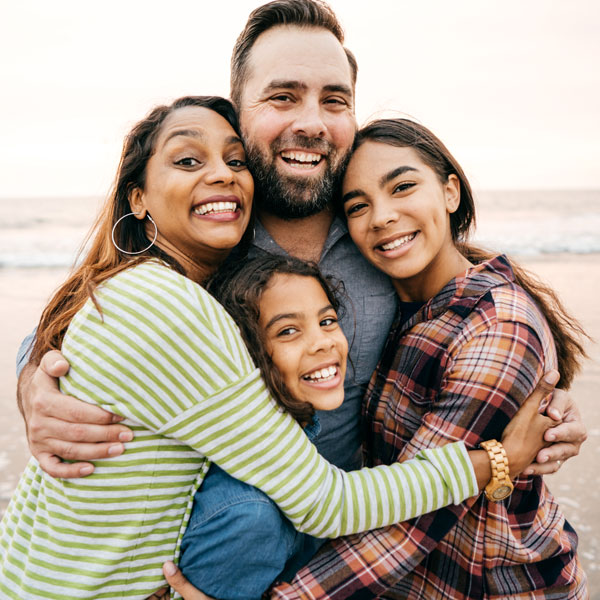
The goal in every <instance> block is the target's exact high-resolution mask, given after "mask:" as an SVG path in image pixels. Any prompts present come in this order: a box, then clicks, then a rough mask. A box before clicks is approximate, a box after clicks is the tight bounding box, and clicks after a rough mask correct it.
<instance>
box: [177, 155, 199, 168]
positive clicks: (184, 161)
mask: <svg viewBox="0 0 600 600" xmlns="http://www.w3.org/2000/svg"><path fill="white" fill-rule="evenodd" d="M175 164H176V165H179V166H180V167H195V166H197V165H199V164H200V161H199V160H198V159H196V158H192V157H191V156H186V157H185V158H180V159H179V160H176V161H175Z"/></svg>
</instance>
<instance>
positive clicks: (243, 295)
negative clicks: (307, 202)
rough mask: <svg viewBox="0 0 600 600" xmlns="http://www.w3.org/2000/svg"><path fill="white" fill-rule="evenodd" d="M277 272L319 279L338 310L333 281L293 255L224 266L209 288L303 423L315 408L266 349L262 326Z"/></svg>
mask: <svg viewBox="0 0 600 600" xmlns="http://www.w3.org/2000/svg"><path fill="white" fill-rule="evenodd" d="M277 274H287V275H299V276H300V277H312V278H314V279H316V280H317V281H318V282H319V284H320V285H321V287H322V288H323V291H324V292H325V295H326V296H327V299H328V300H329V303H330V304H331V306H332V307H333V308H334V310H335V311H336V312H338V310H339V309H340V302H339V300H338V299H337V298H336V293H335V291H334V289H333V287H332V285H331V284H330V282H329V280H328V279H326V278H325V277H324V276H323V275H322V274H321V271H319V268H318V267H317V266H316V265H315V264H313V263H306V262H304V261H302V260H300V259H298V258H293V257H290V256H275V255H266V256H261V257H258V258H253V259H249V260H244V261H241V262H237V263H236V264H229V265H226V266H224V267H222V268H221V269H220V270H219V271H218V272H217V273H216V274H215V275H214V276H213V277H212V279H211V280H210V281H209V282H208V283H207V286H206V289H207V290H208V291H209V292H210V293H211V294H212V295H213V296H214V297H215V298H216V299H217V300H218V301H219V302H220V303H221V304H222V305H223V306H224V307H225V309H226V310H227V312H228V313H229V314H230V315H231V316H232V317H233V320H234V321H235V322H236V324H237V325H238V327H239V328H240V331H241V334H242V337H243V339H244V342H245V343H246V346H247V348H248V350H249V351H250V355H251V356H252V358H253V360H254V362H255V364H256V366H257V367H258V368H259V369H260V371H261V373H262V376H263V379H264V381H265V383H266V384H267V387H268V388H269V391H270V392H271V394H272V395H273V397H274V398H275V399H276V400H278V401H279V402H280V404H281V405H282V406H283V407H284V408H285V409H286V410H287V411H288V412H289V413H290V414H291V415H292V416H293V417H294V418H295V419H297V420H298V421H299V422H300V423H307V422H309V421H310V420H311V419H312V417H313V415H314V413H315V409H314V408H313V406H312V404H310V403H309V402H304V401H301V400H297V399H296V398H294V397H293V396H292V395H291V394H290V392H289V390H288V389H287V387H286V385H285V383H284V381H283V378H282V376H281V374H280V373H279V370H278V369H277V367H276V366H275V365H274V364H273V361H272V360H271V357H270V356H269V354H268V353H267V350H266V339H265V332H264V331H263V330H262V329H261V327H260V326H259V319H260V299H261V297H262V295H263V293H264V291H265V290H266V289H267V288H268V287H269V284H270V282H271V280H272V279H273V277H274V276H275V275H277Z"/></svg>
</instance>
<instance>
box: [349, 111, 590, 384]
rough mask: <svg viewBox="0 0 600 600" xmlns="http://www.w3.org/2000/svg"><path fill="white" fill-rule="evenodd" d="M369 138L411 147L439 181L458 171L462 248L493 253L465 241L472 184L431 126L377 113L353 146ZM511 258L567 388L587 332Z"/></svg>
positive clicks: (456, 232) (456, 226) (471, 215)
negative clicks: (540, 315) (547, 334)
mask: <svg viewBox="0 0 600 600" xmlns="http://www.w3.org/2000/svg"><path fill="white" fill-rule="evenodd" d="M365 142H377V143H381V144H387V145H389V146H397V147H401V148H412V149H413V150H414V151H415V152H416V153H417V154H418V155H419V158H420V159H421V160H422V161H423V162H424V163H425V164H426V165H427V166H429V167H430V168H431V169H433V171H434V172H435V173H436V175H437V177H438V179H439V180H440V182H441V183H446V182H447V181H448V177H449V176H450V175H455V176H456V177H457V178H458V181H459V184H460V204H459V207H458V209H457V210H456V211H455V212H454V213H452V214H451V215H450V231H451V233H452V239H453V240H454V243H455V245H456V247H457V248H458V249H459V251H460V252H461V253H462V254H463V255H464V256H465V257H466V258H467V259H468V260H469V261H471V262H472V263H479V262H482V261H484V260H488V259H489V258H492V257H493V256H494V254H493V253H491V252H489V251H487V250H483V249H481V248H477V247H475V246H472V245H470V244H468V243H467V242H468V239H469V235H470V233H471V231H472V229H473V228H474V226H475V202H474V199H473V192H472V190H471V185H470V184H469V181H468V179H467V176H466V175H465V173H464V171H463V170H462V168H461V166H460V165H459V164H458V161H457V160H456V159H455V158H454V156H452V154H451V153H450V151H449V150H448V148H446V146H445V145H444V144H443V143H442V141H441V140H439V139H438V138H437V137H436V136H435V135H434V134H433V133H432V132H431V131H429V129H427V128H426V127H424V126H423V125H420V124H419V123H415V122H414V121H410V120H409V119H379V120H377V121H373V122H372V123H369V124H368V125H366V126H365V127H363V128H362V129H360V130H359V131H358V133H357V134H356V138H355V140H354V148H353V150H356V149H357V148H358V147H360V146H361V145H362V144H364V143H365ZM510 262H511V266H512V269H513V272H514V275H515V281H516V283H517V284H518V285H519V286H521V287H522V288H523V289H524V290H525V291H526V292H527V293H528V294H529V295H530V296H531V298H532V299H533V300H534V301H535V303H536V304H537V305H538V307H539V308H540V310H541V311H542V313H543V315H544V317H545V318H546V321H547V322H548V325H549V326H550V331H551V332H552V336H553V338H554V342H555V345H556V354H557V357H558V370H559V371H560V376H561V387H565V388H568V387H569V386H570V385H571V382H572V381H573V377H574V376H575V374H576V373H577V371H578V370H579V369H580V367H581V360H582V358H584V357H586V356H587V354H586V352H585V349H584V347H583V345H582V342H581V339H582V338H583V337H588V336H587V334H586V333H585V332H584V330H583V329H582V327H581V325H580V324H579V323H578V321H577V320H576V319H574V318H573V317H572V316H571V315H570V314H569V313H568V312H567V311H566V310H565V307H564V306H563V304H562V302H561V301H560V299H559V298H558V296H557V295H556V292H554V290H552V288H550V287H549V286H548V285H546V284H545V283H543V282H542V281H540V279H538V278H537V277H536V276H535V275H533V274H532V273H530V272H529V271H527V270H526V269H524V268H523V267H520V266H519V265H517V264H516V263H515V262H514V261H512V260H511V261H510Z"/></svg>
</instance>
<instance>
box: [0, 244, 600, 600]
mask: <svg viewBox="0 0 600 600" xmlns="http://www.w3.org/2000/svg"><path fill="white" fill-rule="evenodd" d="M521 262H522V263H523V264H525V265H526V266H527V267H528V268H530V269H531V270H532V271H534V272H535V273H537V274H538V275H540V277H542V278H543V279H544V280H545V281H547V282H549V283H550V284H552V285H553V286H554V288H555V289H556V290H557V291H558V292H559V294H560V296H561V298H562V299H563V300H564V302H565V304H566V305H567V307H568V308H569V309H570V310H571V312H572V313H573V314H574V315H575V316H576V317H577V318H579V319H580V321H581V322H582V324H583V325H584V327H585V328H586V330H587V331H588V333H589V334H590V335H591V336H592V337H593V338H594V339H595V340H597V341H600V311H599V310H598V296H599V295H600V254H591V255H567V254H565V255H545V256H542V257H537V258H528V259H527V260H522V261H521ZM65 274H66V270H65V269H63V268H56V269H48V268H44V269H41V268H29V269H0V290H2V292H1V296H0V302H1V311H0V323H1V331H2V333H3V344H2V351H1V352H0V381H1V382H2V386H1V388H0V390H1V391H0V422H2V423H4V425H3V427H2V428H1V430H0V473H1V475H0V512H1V511H2V510H3V509H4V508H5V506H6V504H7V502H8V499H9V498H10V495H11V492H12V490H13V488H14V486H15V485H16V483H17V480H18V477H19V474H20V472H21V470H22V469H23V467H24V465H25V463H26V461H27V459H28V456H29V453H28V450H27V445H26V442H25V437H24V428H23V422H22V420H21V417H20V415H19V413H18V410H17V407H16V401H15V389H16V377H15V369H14V364H15V355H16V351H17V348H18V347H19V344H20V342H21V340H22V338H23V337H24V335H26V334H27V333H28V332H29V331H30V330H31V328H32V327H33V326H34V325H35V323H36V322H37V320H38V318H39V315H40V312H41V309H42V308H43V306H44V304H45V302H46V300H47V298H48V296H49V295H50V293H51V292H52V290H53V289H54V288H55V287H56V286H57V285H58V284H59V283H60V282H61V281H62V279H63V278H64V276H65ZM588 352H589V354H590V360H588V361H587V362H586V364H585V366H584V369H583V371H582V373H581V374H580V375H579V376H578V377H577V379H576V382H575V384H574V385H573V388H572V393H573V395H574V397H575V398H576V399H577V402H578V404H579V406H580V408H581V411H582V413H583V415H584V419H585V422H586V425H587V428H588V433H589V439H588V441H587V443H586V444H585V445H584V447H583V449H582V452H581V455H580V456H579V457H578V458H577V459H574V460H572V461H570V462H569V463H568V464H567V465H566V466H565V467H563V468H562V469H561V471H560V472H559V473H558V474H556V475H553V476H550V477H548V478H547V483H548V485H549V487H550V489H551V490H552V492H553V493H554V495H555V496H556V497H557V498H558V501H559V503H560V504H561V506H562V507H563V509H564V512H565V513H566V515H567V518H568V519H569V520H570V522H571V523H572V525H573V526H574V527H575V529H576V530H577V532H578V533H579V536H580V546H579V555H580V558H581V560H582V562H583V564H584V566H585V569H586V571H587V574H588V577H589V580H590V591H591V598H592V599H594V598H596V599H600V513H599V512H598V505H599V504H600V484H599V483H598V481H597V477H596V475H595V473H593V472H591V470H590V465H592V464H594V463H595V461H596V460H600V444H599V441H600V404H599V403H598V402H597V396H598V393H599V392H598V390H599V389H600V345H599V344H598V343H597V342H596V343H590V344H588ZM595 399H596V400H595Z"/></svg>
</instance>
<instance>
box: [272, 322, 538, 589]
mask: <svg viewBox="0 0 600 600" xmlns="http://www.w3.org/2000/svg"><path fill="white" fill-rule="evenodd" d="M447 358H448V362H447V365H446V368H445V370H444V378H443V381H442V386H441V390H440V392H439V395H438V397H437V398H436V400H435V402H434V403H433V404H432V405H431V409H430V411H429V412H428V413H426V414H425V415H424V418H422V420H421V424H420V427H419V428H418V429H417V431H416V432H415V434H414V435H413V437H412V439H411V440H410V442H409V443H408V444H407V445H406V446H405V447H404V449H403V451H402V452H401V453H400V455H399V457H398V459H399V460H403V459H407V458H409V457H411V456H413V455H414V454H415V453H416V452H418V451H419V450H421V449H423V448H427V447H435V446H439V445H442V444H445V443H448V442H449V441H456V440H459V439H462V440H465V442H466V444H467V447H470V448H474V447H476V446H477V445H478V444H479V443H480V442H481V441H483V440H485V439H491V438H494V437H499V436H500V434H501V432H502V430H503V429H504V427H505V425H506V424H507V423H508V421H509V420H510V419H511V418H512V416H513V415H514V414H515V413H516V411H517V409H518V407H519V406H520V405H521V404H522V403H523V402H524V401H525V399H526V398H527V396H528V395H529V394H530V393H531V392H532V391H533V389H534V387H535V385H536V383H537V381H538V380H539V378H540V377H541V375H542V374H543V350H542V344H541V343H540V340H539V337H538V336H537V334H536V333H535V331H533V330H532V329H531V328H530V327H529V326H527V325H525V324H522V323H518V322H499V323H495V324H492V325H490V326H486V327H484V328H482V330H480V331H478V332H476V333H475V334H474V335H472V337H471V338H470V339H468V340H465V339H464V338H463V339H462V341H460V340H457V342H456V344H455V345H454V348H452V347H451V348H449V350H448V356H447ZM399 402H408V400H407V399H406V398H404V399H403V398H402V397H400V398H399ZM476 503H479V504H481V501H480V500H479V498H477V497H475V498H470V499H468V500H467V501H465V502H464V503H462V504H461V505H458V506H449V507H447V508H444V509H441V510H438V511H435V512H433V513H429V514H427V515H423V516H422V517H419V518H417V519H413V520H411V521H406V522H404V523H400V524H397V525H392V526H389V527H385V528H382V529H378V530H374V531H369V532H366V533H363V534H360V535H354V536H348V537H345V538H338V539H336V540H333V541H332V542H331V543H329V544H328V545H327V546H325V547H324V548H323V549H322V550H321V552H319V554H318V555H317V556H316V557H315V558H314V559H313V560H312V561H311V562H310V563H309V565H308V566H306V567H305V568H303V569H302V570H301V571H300V572H299V573H298V574H297V576H296V577H295V578H294V580H293V581H292V582H291V583H290V584H280V585H279V586H277V587H276V588H274V589H273V595H272V597H275V598H286V599H288V600H291V599H299V598H310V599H313V600H314V599H319V600H325V599H327V598H335V599H342V598H361V599H363V598H373V597H377V596H379V595H380V594H383V593H384V592H386V590H389V589H390V588H391V587H392V586H394V585H396V584H398V583H399V582H402V592H403V594H405V595H404V596H402V597H420V596H419V595H418V594H416V595H414V592H415V590H416V589H417V588H414V589H413V588H412V587H411V581H410V575H411V573H412V571H413V570H414V569H416V568H417V566H418V565H419V564H420V563H421V562H422V561H423V559H424V558H426V557H427V556H428V555H429V554H430V553H431V552H432V551H434V550H435V549H436V548H437V547H438V545H439V546H440V548H439V549H438V551H442V552H443V551H444V544H439V543H440V541H441V540H442V539H443V538H444V537H445V536H446V534H447V533H448V532H449V531H450V530H451V529H452V528H453V527H454V525H456V523H457V522H458V521H459V520H460V519H462V518H464V516H465V515H466V514H467V512H468V511H469V510H470V509H472V508H473V506H474V505H475V504H476ZM482 518H483V519H485V513H483V515H482ZM473 544H474V541H473V538H472V536H471V535H470V534H469V533H468V532H467V533H465V532H464V531H462V530H461V529H457V530H455V534H454V535H453V538H452V542H451V544H450V545H452V546H453V547H456V546H458V547H460V549H461V550H462V557H463V559H464V560H465V561H469V560H473V559H472V558H471V557H472V547H473ZM447 566H448V565H447ZM455 566H456V567H457V568H461V566H460V565H455ZM449 568H450V567H449ZM467 570H468V569H467ZM427 576H428V577H429V578H432V577H434V578H435V577H436V575H435V574H434V573H432V572H431V570H430V571H428V572H427ZM445 589H447V587H446V588H445ZM411 593H412V594H413V595H411ZM452 597H454V598H467V597H469V598H470V597H471V596H470V595H468V596H467V595H466V592H465V590H458V589H457V590H456V594H454V595H452ZM474 597H475V596H474Z"/></svg>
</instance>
